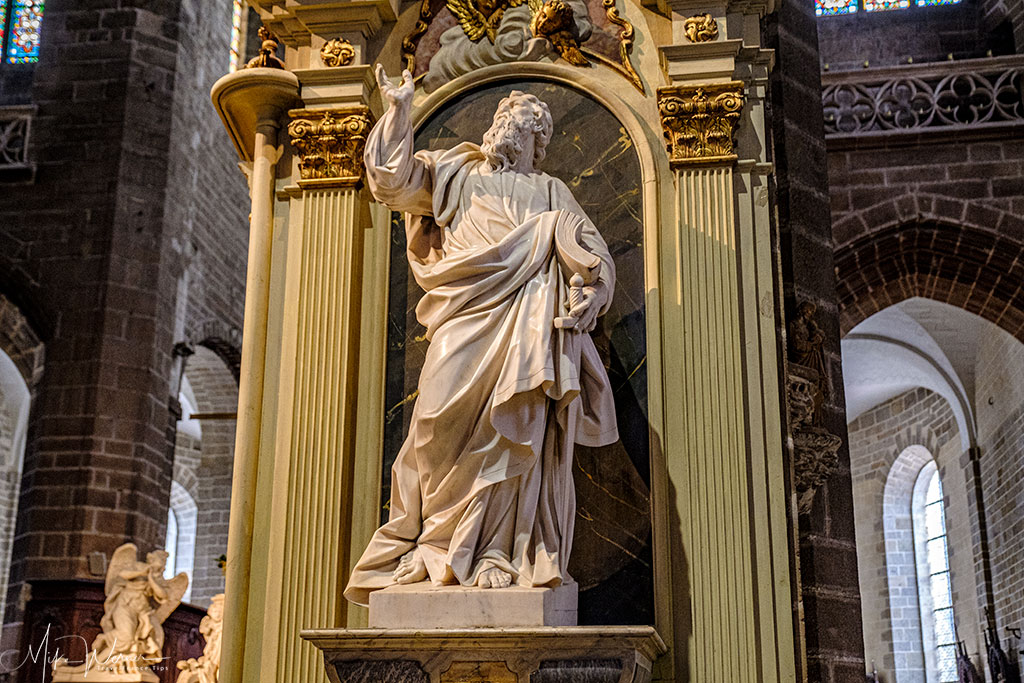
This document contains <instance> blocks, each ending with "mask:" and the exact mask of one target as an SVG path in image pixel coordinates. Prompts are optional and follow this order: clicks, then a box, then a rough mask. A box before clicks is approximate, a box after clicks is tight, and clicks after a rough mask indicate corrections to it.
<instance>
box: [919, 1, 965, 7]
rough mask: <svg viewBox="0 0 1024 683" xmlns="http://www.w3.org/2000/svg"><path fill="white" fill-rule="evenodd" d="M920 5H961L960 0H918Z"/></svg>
mask: <svg viewBox="0 0 1024 683" xmlns="http://www.w3.org/2000/svg"><path fill="white" fill-rule="evenodd" d="M916 4H917V6H918V7H935V6H936V5H959V4H960V0H917V3H916Z"/></svg>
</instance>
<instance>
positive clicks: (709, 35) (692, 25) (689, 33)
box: [683, 13, 718, 43]
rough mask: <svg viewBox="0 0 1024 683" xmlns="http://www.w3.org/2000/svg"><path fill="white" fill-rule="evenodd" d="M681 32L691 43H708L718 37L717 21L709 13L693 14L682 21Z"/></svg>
mask: <svg viewBox="0 0 1024 683" xmlns="http://www.w3.org/2000/svg"><path fill="white" fill-rule="evenodd" d="M683 32H684V33H685V34H686V39H687V40H689V41H690V42H691V43H710V42H711V41H712V40H714V39H715V38H717V37H718V22H717V21H715V18H714V17H713V16H711V15H710V14H707V13H705V14H695V15H693V16H692V17H690V18H689V19H687V20H686V21H684V22H683Z"/></svg>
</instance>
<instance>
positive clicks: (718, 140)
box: [658, 81, 744, 168]
mask: <svg viewBox="0 0 1024 683" xmlns="http://www.w3.org/2000/svg"><path fill="white" fill-rule="evenodd" d="M743 101H744V98H743V83H742V82H740V81H730V82H728V83H713V84H706V85H683V86H668V87H664V88H659V89H658V110H659V112H660V113H661V125H662V128H663V129H664V132H665V140H666V142H667V148H668V153H669V162H670V163H671V164H672V167H673V168H676V167H678V166H681V165H685V164H711V163H721V162H730V161H735V160H736V152H735V148H734V145H733V135H734V133H735V131H736V125H737V123H738V122H739V118H740V111H741V110H742V109H743Z"/></svg>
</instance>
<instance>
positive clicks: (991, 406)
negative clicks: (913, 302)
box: [975, 335, 1024, 649]
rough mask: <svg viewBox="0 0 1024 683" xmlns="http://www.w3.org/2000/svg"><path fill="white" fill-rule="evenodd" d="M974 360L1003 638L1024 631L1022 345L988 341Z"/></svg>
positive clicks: (995, 338) (994, 337)
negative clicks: (1012, 630)
mask: <svg viewBox="0 0 1024 683" xmlns="http://www.w3.org/2000/svg"><path fill="white" fill-rule="evenodd" d="M978 356H979V362H978V367H977V374H976V378H977V379H976V385H975V387H976V388H975V397H976V398H975V400H976V404H977V420H978V445H979V447H980V450H981V456H980V459H981V484H982V490H983V492H984V496H985V510H986V515H987V521H988V542H989V543H988V546H989V549H990V552H991V560H992V578H993V587H992V588H993V595H994V597H995V616H996V622H997V625H998V627H999V630H1000V635H1001V636H1004V635H1005V633H1006V631H1005V628H1007V627H1015V628H1024V515H1022V514H1021V511H1022V510H1024V344H1022V343H1021V342H1019V341H1017V340H1016V339H1013V338H1011V337H1009V336H1008V335H991V336H989V337H987V338H986V339H984V340H982V346H981V350H980V352H979V354H978ZM1017 649H1021V646H1018V648H1017Z"/></svg>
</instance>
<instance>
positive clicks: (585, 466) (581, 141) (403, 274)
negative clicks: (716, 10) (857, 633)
mask: <svg viewBox="0 0 1024 683" xmlns="http://www.w3.org/2000/svg"><path fill="white" fill-rule="evenodd" d="M512 90H522V91H524V92H527V93H531V94H534V95H537V96H538V97H539V98H540V99H542V100H544V101H545V102H546V103H547V104H548V106H549V107H550V109H551V114H552V118H553V120H554V135H553V136H552V139H551V142H550V143H549V145H548V148H547V156H546V158H545V160H544V161H543V162H542V163H541V166H540V167H541V169H542V170H544V171H545V172H547V173H549V174H551V175H553V176H557V177H558V178H561V179H562V180H563V181H564V182H565V183H566V184H567V185H568V186H569V188H570V189H571V190H572V191H573V194H574V195H575V197H576V200H577V201H578V202H579V203H580V205H581V206H582V207H583V209H584V210H585V211H586V212H587V215H588V216H589V217H590V219H591V220H592V221H593V222H594V224H595V225H597V228H598V229H599V230H600V231H601V234H602V235H603V237H604V239H605V241H606V242H607V243H608V247H609V249H610V250H611V254H612V257H613V258H614V259H615V265H616V271H617V279H618V282H617V285H616V288H615V295H614V298H613V302H612V305H611V308H610V310H609V311H608V313H607V314H606V315H605V316H604V317H603V318H602V319H601V322H600V323H599V325H598V328H597V329H596V330H595V331H594V333H593V338H594V341H595V343H596V345H597V348H598V351H599V352H600V353H601V356H602V359H603V360H604V363H605V367H606V368H607V369H608V375H609V377H610V378H611V381H612V386H613V388H614V390H615V407H616V410H617V412H618V426H619V433H620V436H621V440H620V441H619V442H618V443H615V444H613V445H611V446H607V447H604V448H585V447H581V446H577V448H576V456H575V457H576V467H575V480H576V493H577V509H576V514H577V518H576V535H575V541H574V550H573V555H572V560H571V563H570V567H569V570H570V573H571V574H572V576H573V577H574V578H575V579H576V580H577V581H578V582H579V584H580V602H579V619H580V624H584V625H587V624H624V625H625V624H653V623H654V582H653V571H652V560H651V517H650V451H649V431H648V429H649V428H648V414H647V411H648V405H647V336H646V312H645V306H644V301H645V288H644V260H643V259H644V255H643V197H642V193H641V183H640V180H641V179H640V161H639V157H638V155H637V152H636V149H635V148H634V144H633V141H632V139H630V137H629V135H628V133H627V132H626V130H625V128H624V127H623V126H622V125H621V124H620V123H619V121H618V119H617V118H616V117H615V116H614V115H613V114H612V113H611V112H609V111H608V110H607V109H605V108H604V107H603V106H602V105H601V104H599V103H598V102H597V101H596V100H594V99H593V98H591V97H590V96H588V95H586V94H585V93H583V92H580V91H578V90H576V89H574V88H570V87H567V86H564V85H559V84H554V83H548V82H541V81H514V82H511V81H510V82H503V83H499V84H496V85H489V86H485V87H482V88H479V89H477V90H475V91H472V92H470V93H467V94H464V95H461V96H459V97H458V98H457V99H456V100H455V101H453V102H449V103H448V104H446V105H445V106H444V107H443V108H442V109H440V110H439V111H438V112H437V113H435V114H434V115H433V116H431V117H430V119H429V120H427V121H426V123H424V124H423V125H422V126H421V127H420V128H419V130H418V131H417V134H416V146H417V149H447V148H450V147H452V146H454V145H456V144H458V143H459V142H463V141H466V140H468V141H474V142H479V141H480V140H481V138H482V137H483V134H484V132H485V131H486V130H487V128H488V126H489V125H490V122H491V118H492V116H493V114H494V110H495V108H496V107H497V104H498V101H499V100H500V99H501V98H503V97H505V96H506V95H508V93H509V92H510V91H512ZM402 222H403V219H402V216H401V215H399V214H394V215H393V216H392V231H391V236H392V239H391V266H390V267H391V283H390V290H389V302H388V359H387V385H386V395H385V401H386V415H385V435H384V467H383V471H382V473H381V486H382V494H383V495H382V497H381V500H383V501H388V500H389V499H390V494H391V490H390V489H391V465H392V463H393V462H394V459H395V457H396V456H397V454H398V451H399V449H400V447H401V445H402V441H403V440H404V439H405V436H406V434H407V433H408V429H409V420H410V417H411V415H412V407H413V403H414V401H415V400H416V385H417V381H418V379H419V373H420V368H421V367H422V365H423V361H424V357H425V353H426V348H427V342H426V340H425V339H424V336H423V335H424V329H423V327H422V326H421V325H420V324H419V322H417V320H416V314H415V308H416V304H417V302H418V301H419V299H420V297H421V296H422V294H423V292H422V291H421V290H420V288H419V286H418V285H417V284H416V282H415V280H414V279H413V278H412V275H411V273H410V272H409V268H408V262H407V261H406V256H405V230H404V226H403V223H402ZM387 516H388V509H387V504H386V503H385V505H384V508H383V509H382V510H381V519H382V521H383V520H386V519H387ZM595 680H597V679H595Z"/></svg>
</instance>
